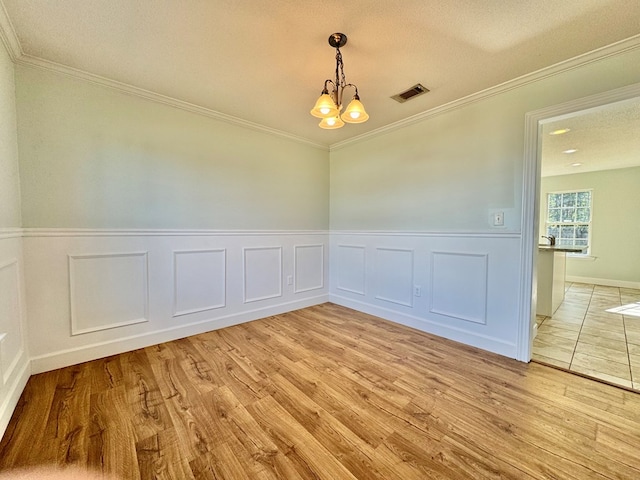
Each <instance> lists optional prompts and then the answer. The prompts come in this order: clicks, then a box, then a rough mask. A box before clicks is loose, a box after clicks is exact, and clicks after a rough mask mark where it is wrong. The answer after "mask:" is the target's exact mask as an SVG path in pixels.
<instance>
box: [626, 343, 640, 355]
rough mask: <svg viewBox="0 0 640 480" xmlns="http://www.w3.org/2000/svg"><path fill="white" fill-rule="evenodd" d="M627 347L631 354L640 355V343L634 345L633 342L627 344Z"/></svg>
mask: <svg viewBox="0 0 640 480" xmlns="http://www.w3.org/2000/svg"><path fill="white" fill-rule="evenodd" d="M627 349H628V351H629V355H639V356H640V345H634V344H633V343H628V344H627Z"/></svg>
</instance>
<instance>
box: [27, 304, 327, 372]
mask: <svg viewBox="0 0 640 480" xmlns="http://www.w3.org/2000/svg"><path fill="white" fill-rule="evenodd" d="M328 301H329V295H327V294H324V295H318V296H315V297H310V298H305V299H302V300H296V301H293V302H286V303H281V304H278V305H273V306H270V307H265V308H258V309H254V310H249V311H244V312H239V313H236V314H231V315H226V316H222V317H217V318H212V319H209V320H204V321H201V322H196V323H191V324H187V325H181V326H179V327H175V328H169V329H165V330H158V331H154V332H151V333H147V334H143V335H136V336H131V337H125V338H118V339H117V340H113V341H108V342H102V343H95V344H92V345H83V346H82V347H78V348H74V349H68V350H62V351H58V352H53V353H49V354H46V355H41V356H37V357H32V358H31V370H32V373H33V374H36V373H42V372H46V371H49V370H55V369H57V368H63V367H67V366H69V365H76V364H78V363H82V362H88V361H91V360H96V359H98V358H103V357H107V356H110V355H117V354H119V353H123V352H128V351H131V350H136V349H138V348H144V347H148V346H151V345H157V344H159V343H163V342H169V341H172V340H177V339H179V338H185V337H189V336H191V335H197V334H200V333H204V332H209V331H212V330H218V329H220V328H225V327H230V326H232V325H238V324H240V323H245V322H250V321H253V320H258V319H260V318H265V317H269V316H271V315H278V314H281V313H285V312H290V311H293V310H298V309H300V308H306V307H311V306H313V305H319V304H321V303H326V302H328Z"/></svg>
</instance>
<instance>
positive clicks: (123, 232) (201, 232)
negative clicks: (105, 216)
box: [0, 228, 330, 238]
mask: <svg viewBox="0 0 640 480" xmlns="http://www.w3.org/2000/svg"><path fill="white" fill-rule="evenodd" d="M329 233H330V232H329V230H217V229H204V228H203V229H181V228H23V229H20V235H21V236H23V237H25V238H29V237H136V236H140V237H198V236H206V237H215V236H226V237H230V236H267V235H329ZM1 234H2V230H0V235H1ZM20 235H18V236H20Z"/></svg>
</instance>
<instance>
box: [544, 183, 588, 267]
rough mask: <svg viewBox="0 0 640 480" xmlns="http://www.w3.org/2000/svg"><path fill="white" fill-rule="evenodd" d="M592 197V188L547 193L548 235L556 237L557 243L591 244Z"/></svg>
mask: <svg viewBox="0 0 640 480" xmlns="http://www.w3.org/2000/svg"><path fill="white" fill-rule="evenodd" d="M591 197H592V195H591V190H578V191H573V192H560V193H549V194H548V195H547V222H546V224H547V235H554V236H555V237H556V245H570V246H576V247H579V246H588V245H589V244H590V240H591ZM587 253H588V252H586V251H585V253H584V255H586V254H587Z"/></svg>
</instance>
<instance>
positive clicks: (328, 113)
mask: <svg viewBox="0 0 640 480" xmlns="http://www.w3.org/2000/svg"><path fill="white" fill-rule="evenodd" d="M338 113H340V111H339V110H338V107H337V106H336V102H334V101H333V98H331V95H329V94H328V93H323V94H322V95H320V98H318V101H317V102H316V104H315V106H314V107H313V109H312V110H311V115H313V116H314V117H318V118H332V117H335V116H336V115H338Z"/></svg>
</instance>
